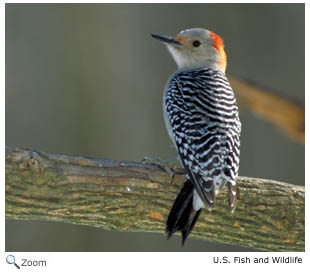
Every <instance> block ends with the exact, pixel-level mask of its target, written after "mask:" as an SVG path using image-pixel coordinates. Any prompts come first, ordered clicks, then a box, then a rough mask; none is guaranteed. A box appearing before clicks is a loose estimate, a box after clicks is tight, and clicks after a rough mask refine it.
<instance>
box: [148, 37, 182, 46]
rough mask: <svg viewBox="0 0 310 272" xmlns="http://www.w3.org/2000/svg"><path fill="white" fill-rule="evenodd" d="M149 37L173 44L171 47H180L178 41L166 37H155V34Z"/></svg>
mask: <svg viewBox="0 0 310 272" xmlns="http://www.w3.org/2000/svg"><path fill="white" fill-rule="evenodd" d="M151 36H152V37H153V38H155V39H157V40H160V41H162V42H165V43H169V44H173V45H182V44H181V43H180V42H179V41H177V40H175V39H174V38H172V37H169V36H166V35H157V34H151Z"/></svg>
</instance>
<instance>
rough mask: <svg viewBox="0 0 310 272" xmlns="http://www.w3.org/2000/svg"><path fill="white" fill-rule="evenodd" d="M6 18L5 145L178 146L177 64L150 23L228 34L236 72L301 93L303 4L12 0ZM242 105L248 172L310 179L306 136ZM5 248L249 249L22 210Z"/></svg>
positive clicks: (168, 153)
mask: <svg viewBox="0 0 310 272" xmlns="http://www.w3.org/2000/svg"><path fill="white" fill-rule="evenodd" d="M5 21H6V34H5V37H6V44H5V48H6V75H5V80H6V124H5V128H6V130H5V137H6V142H5V143H6V145H8V146H20V147H30V148H34V149H37V150H42V151H46V152H50V153H60V154H67V155H79V156H89V157H100V158H109V159H118V160H130V161H140V160H141V159H142V158H143V157H144V156H148V157H160V158H162V159H169V158H171V157H175V155H176V152H175V150H174V147H173V146H172V143H171V142H170V139H169V137H168V134H167V132H166V129H165V126H164V121H163V116H162V90H163V87H164V84H165V82H166V80H167V78H168V77H169V75H170V74H171V73H172V72H174V71H175V70H176V65H175V63H174V61H173V60H172V58H171V57H170V55H169V53H168V52H167V50H166V48H165V47H164V46H163V45H162V44H160V43H159V42H158V41H155V40H153V39H152V38H151V37H150V33H158V34H169V35H175V34H177V33H178V32H179V31H180V30H182V29H186V28H191V27H204V28H207V29H210V30H213V31H214V32H216V33H218V34H220V35H221V36H222V37H223V39H224V42H225V48H226V52H227V55H228V69H227V73H229V74H231V75H234V76H237V77H241V78H245V79H248V80H252V81H255V82H257V83H258V84H260V85H262V86H265V87H268V88H270V89H272V90H275V92H276V93H278V94H280V95H282V96H284V97H290V98H292V99H294V100H296V101H299V102H300V103H301V104H303V103H304V95H305V38H304V34H305V11H304V4H6V18H5ZM240 110H241V112H240V118H241V121H242V129H243V130H242V137H241V166H240V171H239V174H240V175H243V176H252V177H261V178H268V179H275V180H280V181H286V182H290V183H294V184H299V185H304V181H305V150H304V145H302V144H299V143H295V142H292V141H291V140H290V139H289V138H288V137H287V136H285V135H284V134H283V133H282V132H281V131H280V130H279V129H278V128H277V127H275V126H274V125H273V124H271V123H269V122H265V121H264V120H261V119H259V118H257V117H256V116H255V115H253V114H252V113H251V112H250V111H248V110H246V109H244V108H243V107H242V105H241V109H240ZM171 205H172V203H171ZM205 212H206V211H205ZM202 216H203V214H202ZM206 231H208V230H207V229H206ZM5 247H6V251H246V250H247V249H246V248H241V247H234V246H228V245H222V244H213V243H208V242H203V241H198V240H194V239H188V241H187V243H186V244H185V246H184V247H183V248H182V247H181V240H180V237H179V236H174V237H173V238H172V239H171V240H169V241H167V240H166V238H165V236H164V234H152V233H122V232H115V231H104V230H102V229H96V228H91V227H85V226H74V225H69V224H63V223H49V222H36V221H28V222H27V221H13V220H7V221H6V244H5Z"/></svg>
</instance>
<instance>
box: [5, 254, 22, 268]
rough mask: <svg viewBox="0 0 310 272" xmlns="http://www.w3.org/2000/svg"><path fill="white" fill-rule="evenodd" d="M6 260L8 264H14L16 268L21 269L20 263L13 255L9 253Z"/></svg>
mask: <svg viewBox="0 0 310 272" xmlns="http://www.w3.org/2000/svg"><path fill="white" fill-rule="evenodd" d="M6 262H7V263H8V264H14V265H15V266H16V268H18V269H20V267H19V265H18V264H17V263H16V262H15V257H14V256H13V255H8V256H7V257H6Z"/></svg>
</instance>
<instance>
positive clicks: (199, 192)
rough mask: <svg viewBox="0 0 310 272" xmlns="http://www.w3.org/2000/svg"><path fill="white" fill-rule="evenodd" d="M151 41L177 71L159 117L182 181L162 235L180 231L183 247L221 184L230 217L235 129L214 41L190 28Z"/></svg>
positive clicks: (232, 102)
mask: <svg viewBox="0 0 310 272" xmlns="http://www.w3.org/2000/svg"><path fill="white" fill-rule="evenodd" d="M151 36H152V37H153V38H155V39H157V40H159V41H161V42H163V43H164V44H165V45H166V47H167V48H168V51H169V52H170V54H171V55H172V57H173V59H174V60H175V62H176V64H177V66H178V69H177V70H176V72H175V73H173V74H172V75H171V76H170V77H169V79H168V81H167V83H166V85H165V87H164V95H163V113H164V120H165V125H166V128H167V131H168V134H169V136H170V138H171V140H172V142H173V143H174V146H175V147H176V149H177V151H178V155H179V158H180V160H181V162H182V164H183V166H184V169H185V173H186V175H185V176H186V177H185V182H184V184H183V187H182V188H181V190H180V192H179V194H178V195H177V197H176V199H175V201H174V204H173V206H172V208H171V210H170V213H169V216H168V219H167V223H166V234H167V238H168V239H169V238H170V237H171V236H172V235H173V234H174V233H175V232H178V231H180V232H181V234H182V246H183V245H184V243H185V241H186V239H187V237H188V236H189V234H190V233H191V231H192V229H193V227H194V225H195V223H196V222H197V220H198V218H199V215H200V213H201V211H202V208H204V207H206V208H207V209H208V210H212V208H214V204H215V198H216V194H217V193H218V192H219V191H220V190H221V189H222V187H223V186H224V185H225V184H226V185H227V187H228V190H227V191H228V206H229V209H230V211H231V213H233V212H234V210H235V208H236V203H237V184H236V178H237V176H238V169H239V158H240V134H241V123H240V119H239V112H238V105H237V101H236V98H235V95H234V92H233V90H232V88H231V85H230V83H229V82H228V80H227V77H226V75H225V71H226V65H227V57H226V53H225V50H224V43H223V39H222V38H221V37H220V36H219V35H217V34H215V33H214V32H213V31H211V30H207V29H204V28H190V29H186V30H182V31H181V32H179V33H178V34H177V35H176V36H175V37H172V36H167V35H159V34H151Z"/></svg>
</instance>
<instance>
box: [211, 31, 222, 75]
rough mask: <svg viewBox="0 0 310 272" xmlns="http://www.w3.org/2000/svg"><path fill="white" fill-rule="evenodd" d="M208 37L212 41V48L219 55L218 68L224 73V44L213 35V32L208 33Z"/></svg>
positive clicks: (218, 37) (219, 38)
mask: <svg viewBox="0 0 310 272" xmlns="http://www.w3.org/2000/svg"><path fill="white" fill-rule="evenodd" d="M209 32H210V36H211V38H212V39H213V42H212V43H213V46H214V47H215V48H216V50H217V51H218V53H219V56H220V57H219V60H218V65H219V66H220V68H221V69H222V70H223V71H224V72H225V70H226V53H225V51H224V43H223V40H222V38H221V37H220V36H219V35H217V34H215V33H214V32H212V31H210V30H209Z"/></svg>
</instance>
